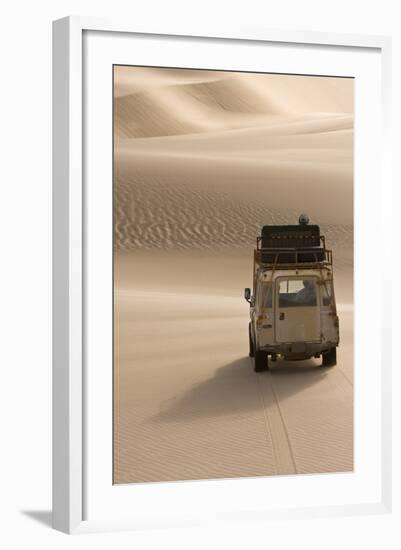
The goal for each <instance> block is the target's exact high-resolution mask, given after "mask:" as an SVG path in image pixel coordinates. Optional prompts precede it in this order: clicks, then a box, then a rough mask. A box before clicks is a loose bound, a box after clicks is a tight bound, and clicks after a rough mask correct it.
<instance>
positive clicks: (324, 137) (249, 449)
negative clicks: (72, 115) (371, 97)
mask: <svg viewBox="0 0 401 550" xmlns="http://www.w3.org/2000/svg"><path fill="white" fill-rule="evenodd" d="M353 89H354V80H353V79H352V78H340V77H331V76H312V75H287V74H267V73H248V72H230V71H214V70H205V69H196V70H195V69H185V68H157V67H139V66H138V67H137V66H120V65H115V66H114V67H113V142H114V145H113V166H114V167H113V220H114V223H113V258H114V277H113V279H114V282H113V289H112V292H113V307H114V314H113V332H114V357H113V424H114V426H113V456H114V471H113V482H114V483H115V484H121V483H143V482H160V481H177V480H200V479H216V478H236V477H251V476H275V475H289V474H291V475H296V474H316V473H327V472H347V471H352V469H353V112H354V108H353Z"/></svg>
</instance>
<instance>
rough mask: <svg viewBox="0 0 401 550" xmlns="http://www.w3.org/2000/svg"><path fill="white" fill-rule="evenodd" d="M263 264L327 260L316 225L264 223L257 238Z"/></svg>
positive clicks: (322, 239) (322, 241)
mask: <svg viewBox="0 0 401 550" xmlns="http://www.w3.org/2000/svg"><path fill="white" fill-rule="evenodd" d="M257 251H258V254H259V259H260V261H261V262H262V263H265V264H276V265H279V264H304V263H318V262H323V261H325V260H327V258H326V250H325V244H324V238H323V237H321V236H320V228H319V226H318V225H264V226H263V227H262V232H261V236H260V237H258V239H257Z"/></svg>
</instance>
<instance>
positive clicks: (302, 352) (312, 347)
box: [260, 342, 338, 360]
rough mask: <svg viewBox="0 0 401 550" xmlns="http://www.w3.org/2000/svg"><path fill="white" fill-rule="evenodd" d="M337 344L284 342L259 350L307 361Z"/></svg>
mask: <svg viewBox="0 0 401 550" xmlns="http://www.w3.org/2000/svg"><path fill="white" fill-rule="evenodd" d="M337 346H338V342H292V343H291V342H288V343H287V342H286V343H279V344H267V345H265V346H260V349H262V350H263V351H266V352H267V353H268V354H270V355H282V356H284V357H285V358H286V359H294V360H296V359H308V358H309V357H313V356H314V355H317V354H321V353H325V352H327V351H329V350H330V349H332V348H334V347H337Z"/></svg>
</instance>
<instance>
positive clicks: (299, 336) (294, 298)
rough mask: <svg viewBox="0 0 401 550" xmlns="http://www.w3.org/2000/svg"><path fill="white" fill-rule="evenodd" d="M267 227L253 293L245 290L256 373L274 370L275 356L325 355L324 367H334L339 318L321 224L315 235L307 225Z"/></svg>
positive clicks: (256, 260)
mask: <svg viewBox="0 0 401 550" xmlns="http://www.w3.org/2000/svg"><path fill="white" fill-rule="evenodd" d="M264 229H266V231H265V237H263V236H262V237H258V238H257V246H256V249H255V252H254V277H253V294H251V290H250V289H249V288H247V289H245V299H246V300H247V301H248V302H249V304H250V323H249V355H250V356H251V357H254V358H255V371H257V372H258V371H263V370H266V369H267V368H268V357H269V356H270V357H271V359H272V360H273V361H275V360H276V358H277V357H282V358H285V359H287V360H303V359H309V358H311V357H320V356H322V358H323V365H324V366H334V365H335V364H336V348H337V346H338V345H339V319H338V316H337V310H336V301H335V294H334V280H333V262H332V253H331V251H330V250H327V249H326V245H325V239H324V237H320V232H319V228H318V226H312V227H311V230H310V232H309V233H308V231H307V228H305V226H304V227H299V226H280V227H278V228H277V233H275V232H274V231H275V228H274V227H273V228H271V227H269V226H266V228H264ZM312 230H313V233H314V234H312ZM263 239H265V242H267V243H268V245H265V246H264V245H263ZM276 241H279V245H277V244H276ZM297 241H301V243H302V245H298V242H297ZM294 242H295V246H294ZM305 242H308V243H312V245H311V244H306V245H305ZM271 243H273V245H272V244H271Z"/></svg>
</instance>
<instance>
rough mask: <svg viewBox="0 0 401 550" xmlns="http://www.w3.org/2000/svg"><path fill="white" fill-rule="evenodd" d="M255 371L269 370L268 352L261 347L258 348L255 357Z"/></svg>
mask: <svg viewBox="0 0 401 550" xmlns="http://www.w3.org/2000/svg"><path fill="white" fill-rule="evenodd" d="M253 370H254V371H255V372H264V371H266V370H269V365H268V360H267V353H266V352H265V351H262V350H260V349H258V350H256V352H255V358H254V369H253Z"/></svg>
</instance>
